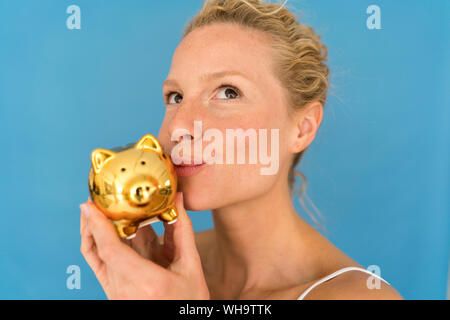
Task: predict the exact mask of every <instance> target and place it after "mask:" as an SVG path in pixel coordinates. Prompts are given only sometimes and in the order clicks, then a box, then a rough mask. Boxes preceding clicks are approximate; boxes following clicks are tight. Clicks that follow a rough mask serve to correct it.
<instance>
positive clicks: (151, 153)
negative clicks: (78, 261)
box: [89, 134, 178, 238]
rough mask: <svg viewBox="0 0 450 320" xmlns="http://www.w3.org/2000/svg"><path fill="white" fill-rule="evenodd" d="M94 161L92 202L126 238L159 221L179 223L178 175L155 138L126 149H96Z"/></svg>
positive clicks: (146, 138) (90, 186) (92, 169)
mask: <svg viewBox="0 0 450 320" xmlns="http://www.w3.org/2000/svg"><path fill="white" fill-rule="evenodd" d="M91 162H92V168H91V170H90V172H89V192H90V195H91V199H92V201H93V202H94V203H95V205H96V206H97V207H98V208H99V209H100V210H101V211H102V212H103V213H104V214H105V215H106V216H107V217H108V218H109V219H110V220H111V221H112V223H113V224H114V225H115V227H116V229H117V231H118V233H119V235H120V236H121V237H122V238H132V237H134V236H135V234H136V231H137V229H138V228H139V227H142V226H144V225H147V224H150V223H153V222H156V221H167V222H169V223H172V222H175V221H176V219H177V216H178V215H177V212H176V209H175V205H174V197H175V193H176V190H177V175H176V172H175V170H174V167H173V164H172V161H171V160H170V157H169V156H167V155H166V154H165V153H164V151H163V150H162V148H161V145H160V144H159V142H158V140H157V139H156V138H155V137H154V136H153V135H151V134H147V135H145V136H143V137H142V138H141V139H140V140H139V141H138V142H137V143H136V144H134V143H131V144H128V145H126V146H125V147H117V148H113V149H111V150H108V149H95V150H94V151H93V152H92V154H91Z"/></svg>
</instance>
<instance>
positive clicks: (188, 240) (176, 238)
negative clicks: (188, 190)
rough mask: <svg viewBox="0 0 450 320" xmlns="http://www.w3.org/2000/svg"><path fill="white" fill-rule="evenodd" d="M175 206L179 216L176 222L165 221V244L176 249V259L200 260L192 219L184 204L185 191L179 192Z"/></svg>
mask: <svg viewBox="0 0 450 320" xmlns="http://www.w3.org/2000/svg"><path fill="white" fill-rule="evenodd" d="M175 206H176V210H177V213H178V218H177V220H176V221H175V222H174V223H171V224H169V223H167V222H164V228H165V230H164V244H165V245H166V243H167V246H168V248H169V249H173V250H174V261H176V260H180V259H183V260H186V261H190V262H196V263H197V262H198V261H199V255H198V251H197V247H196V245H195V235H194V229H193V226H192V221H191V219H190V218H189V216H188V214H187V212H186V210H185V208H184V204H183V193H182V192H177V194H176V197H175Z"/></svg>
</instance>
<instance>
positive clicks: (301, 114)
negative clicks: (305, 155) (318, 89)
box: [291, 101, 323, 153]
mask: <svg viewBox="0 0 450 320" xmlns="http://www.w3.org/2000/svg"><path fill="white" fill-rule="evenodd" d="M295 117H296V119H295V124H296V126H295V132H296V136H295V138H294V145H293V147H292V150H291V151H292V152H293V153H298V152H300V151H303V150H305V149H306V148H307V147H308V146H309V145H310V144H311V142H312V141H313V140H314V138H315V137H316V133H317V130H318V129H319V126H320V123H321V122H322V117H323V106H322V104H321V103H320V102H319V101H313V102H311V103H309V104H307V105H306V106H305V107H303V108H302V109H301V110H299V111H298V112H296V113H295Z"/></svg>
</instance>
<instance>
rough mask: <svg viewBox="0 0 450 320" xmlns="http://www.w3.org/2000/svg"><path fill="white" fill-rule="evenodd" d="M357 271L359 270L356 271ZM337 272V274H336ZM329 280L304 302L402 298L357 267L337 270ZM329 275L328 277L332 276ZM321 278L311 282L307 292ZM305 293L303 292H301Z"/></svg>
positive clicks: (305, 298) (388, 286)
mask: <svg viewBox="0 0 450 320" xmlns="http://www.w3.org/2000/svg"><path fill="white" fill-rule="evenodd" d="M358 269H359V270H358ZM338 271H339V272H338ZM335 272H336V275H335V276H333V277H332V278H331V279H329V280H327V281H324V282H322V283H320V284H318V285H317V286H315V287H314V288H313V289H311V291H309V292H308V294H307V295H306V296H305V297H304V298H303V299H304V300H399V299H403V298H402V296H401V295H400V294H399V293H398V292H397V291H396V290H395V289H394V288H393V287H392V286H391V285H390V284H388V283H386V282H385V281H383V280H381V279H378V278H375V277H374V276H373V275H371V274H369V272H364V270H363V268H362V267H361V266H359V265H353V266H348V267H344V268H339V269H337V270H336V271H335ZM333 273H334V272H333ZM333 273H331V274H330V275H332V274H333ZM322 279H323V278H321V279H318V280H317V281H314V282H312V283H311V284H309V285H308V286H307V288H306V290H308V289H309V288H310V287H312V286H314V284H316V283H318V282H320V281H321V280H322ZM303 292H305V290H304V291H303Z"/></svg>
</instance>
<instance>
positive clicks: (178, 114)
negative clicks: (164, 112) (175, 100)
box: [168, 104, 201, 142]
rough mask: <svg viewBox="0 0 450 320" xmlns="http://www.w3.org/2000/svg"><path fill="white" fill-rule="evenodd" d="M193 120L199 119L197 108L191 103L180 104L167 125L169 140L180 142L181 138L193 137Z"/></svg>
mask: <svg viewBox="0 0 450 320" xmlns="http://www.w3.org/2000/svg"><path fill="white" fill-rule="evenodd" d="M194 121H201V118H200V117H199V115H198V109H197V108H196V107H195V106H193V105H188V104H183V105H180V106H179V107H178V108H177V110H176V111H175V114H174V115H173V117H172V119H171V120H170V123H169V126H168V129H169V135H170V139H171V141H175V142H181V141H182V140H183V139H188V138H192V139H193V138H194V136H195V130H194Z"/></svg>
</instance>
